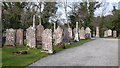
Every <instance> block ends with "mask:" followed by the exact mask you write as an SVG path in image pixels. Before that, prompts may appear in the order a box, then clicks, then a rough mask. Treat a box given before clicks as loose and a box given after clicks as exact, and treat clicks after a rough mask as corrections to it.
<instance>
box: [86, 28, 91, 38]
mask: <svg viewBox="0 0 120 68" xmlns="http://www.w3.org/2000/svg"><path fill="white" fill-rule="evenodd" d="M90 37H91V29H90V28H89V27H87V28H86V29H85V38H90Z"/></svg>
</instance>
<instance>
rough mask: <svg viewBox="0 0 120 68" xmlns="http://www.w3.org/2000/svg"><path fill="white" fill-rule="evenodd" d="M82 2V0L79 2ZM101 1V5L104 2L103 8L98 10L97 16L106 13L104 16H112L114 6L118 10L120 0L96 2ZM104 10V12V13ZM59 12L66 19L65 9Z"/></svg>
mask: <svg viewBox="0 0 120 68" xmlns="http://www.w3.org/2000/svg"><path fill="white" fill-rule="evenodd" d="M74 1H75V2H76V1H77V0H72V1H71V0H69V1H68V2H69V3H72V2H74ZM79 1H81V0H79ZM96 1H99V2H100V3H101V2H102V3H103V4H102V6H101V7H100V8H97V9H96V10H95V12H94V14H95V16H101V15H102V13H104V15H110V14H112V10H113V6H116V8H117V9H118V2H120V0H96ZM69 10H70V9H69V8H68V11H69ZM103 10H104V11H103ZM58 12H61V13H62V15H61V17H62V18H64V17H65V14H64V13H65V12H64V8H58Z"/></svg>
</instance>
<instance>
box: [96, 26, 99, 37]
mask: <svg viewBox="0 0 120 68" xmlns="http://www.w3.org/2000/svg"><path fill="white" fill-rule="evenodd" d="M96 37H99V27H96Z"/></svg>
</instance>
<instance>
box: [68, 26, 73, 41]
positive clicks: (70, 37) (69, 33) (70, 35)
mask: <svg viewBox="0 0 120 68" xmlns="http://www.w3.org/2000/svg"><path fill="white" fill-rule="evenodd" d="M68 36H69V39H70V40H72V39H73V35H72V29H71V28H70V27H69V28H68Z"/></svg>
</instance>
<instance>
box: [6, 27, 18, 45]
mask: <svg viewBox="0 0 120 68" xmlns="http://www.w3.org/2000/svg"><path fill="white" fill-rule="evenodd" d="M15 34H16V30H14V29H12V28H11V29H6V41H5V45H11V46H15Z"/></svg>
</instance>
